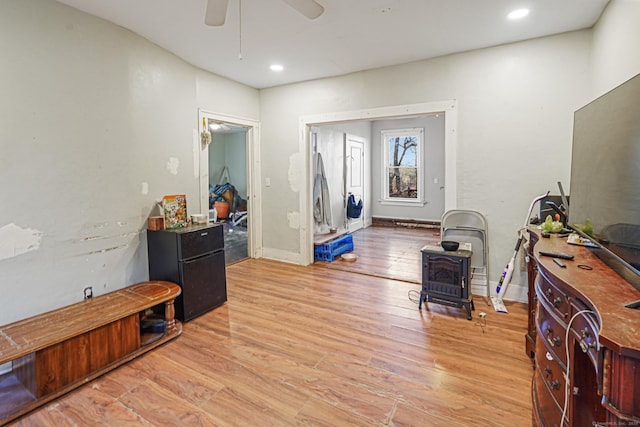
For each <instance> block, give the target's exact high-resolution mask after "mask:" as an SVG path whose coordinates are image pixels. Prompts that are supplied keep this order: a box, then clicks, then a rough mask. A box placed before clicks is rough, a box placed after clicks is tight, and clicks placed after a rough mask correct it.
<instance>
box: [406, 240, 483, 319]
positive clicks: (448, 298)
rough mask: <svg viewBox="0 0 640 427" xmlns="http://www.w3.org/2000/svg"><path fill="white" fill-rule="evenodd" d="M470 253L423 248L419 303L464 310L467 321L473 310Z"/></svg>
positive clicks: (420, 304)
mask: <svg viewBox="0 0 640 427" xmlns="http://www.w3.org/2000/svg"><path fill="white" fill-rule="evenodd" d="M471 255H472V252H471V251H465V250H457V251H443V250H442V249H430V248H429V247H427V246H425V247H424V248H422V290H421V291H420V302H419V304H418V309H419V308H420V307H421V306H422V302H423V301H424V302H434V303H437V304H444V305H448V306H452V307H462V306H464V307H465V308H466V310H467V319H469V320H471V310H472V309H474V308H475V307H474V305H473V294H472V292H471V282H470V277H469V276H470V261H471Z"/></svg>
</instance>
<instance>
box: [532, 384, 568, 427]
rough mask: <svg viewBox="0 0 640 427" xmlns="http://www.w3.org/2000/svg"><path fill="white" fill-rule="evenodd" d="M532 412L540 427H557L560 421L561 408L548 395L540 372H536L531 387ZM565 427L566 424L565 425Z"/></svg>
mask: <svg viewBox="0 0 640 427" xmlns="http://www.w3.org/2000/svg"><path fill="white" fill-rule="evenodd" d="M532 394H533V396H532V397H533V410H534V411H535V418H536V419H537V420H538V421H539V424H538V425H540V426H544V427H559V426H560V421H561V420H562V408H561V407H559V406H558V404H557V402H556V401H555V399H554V398H553V397H552V396H551V394H550V393H548V390H547V388H546V387H545V385H544V383H543V380H542V378H541V377H540V372H536V375H535V378H534V386H533V392H532ZM565 425H566V424H565Z"/></svg>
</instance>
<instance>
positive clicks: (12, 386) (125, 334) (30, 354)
mask: <svg viewBox="0 0 640 427" xmlns="http://www.w3.org/2000/svg"><path fill="white" fill-rule="evenodd" d="M180 292H181V290H180V286H178V285H177V284H175V283H171V282H164V281H150V282H142V283H138V284H136V285H132V286H129V287H127V288H123V289H120V290H117V291H114V292H110V293H107V294H104V295H101V296H98V297H95V298H90V299H86V300H84V301H82V302H78V303H75V304H72V305H69V306H66V307H62V308H60V309H57V310H53V311H50V312H47V313H43V314H40V315H37V316H34V317H30V318H27V319H24V320H20V321H18V322H14V323H11V324H9V325H5V326H2V327H0V366H3V365H4V367H5V368H6V367H7V366H9V365H7V363H8V362H11V364H10V370H9V372H5V373H4V374H2V375H0V425H4V424H6V423H8V422H9V421H12V420H15V419H16V418H18V417H20V416H22V415H24V414H26V413H27V412H29V411H31V410H33V409H35V408H37V407H39V406H42V405H44V404H45V403H47V402H50V401H51V400H53V399H55V398H57V397H59V396H61V395H62V394H64V393H67V392H69V391H71V390H73V389H74V388H76V387H79V386H80V385H82V384H85V383H86V382H88V381H91V380H92V379H94V378H96V377H98V376H100V375H102V374H104V373H106V372H108V371H110V370H112V369H114V368H116V367H118V366H120V365H122V364H123V363H126V362H128V361H130V360H131V359H133V358H135V357H137V356H139V355H141V354H143V353H145V352H147V351H149V350H151V349H153V348H156V347H157V346H159V345H161V344H164V343H165V342H167V341H169V340H172V339H174V338H177V337H178V336H179V335H180V334H181V333H182V325H181V324H180V322H178V321H176V320H175V318H174V313H175V311H174V306H173V302H174V300H175V298H176V297H177V296H178V295H179V294H180ZM162 305H164V328H162V319H159V322H158V321H157V320H156V323H159V324H160V325H159V328H156V329H155V332H151V333H147V332H145V333H143V332H142V329H141V318H142V317H143V316H146V315H148V314H150V309H151V308H153V307H156V310H154V311H157V308H158V307H159V308H160V309H161V310H160V311H162ZM156 317H157V316H156ZM5 370H6V369H5Z"/></svg>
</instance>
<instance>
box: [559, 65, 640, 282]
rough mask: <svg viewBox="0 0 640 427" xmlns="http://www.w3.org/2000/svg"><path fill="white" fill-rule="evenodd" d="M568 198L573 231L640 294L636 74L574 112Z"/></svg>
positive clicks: (639, 93)
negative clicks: (586, 230) (589, 228)
mask: <svg viewBox="0 0 640 427" xmlns="http://www.w3.org/2000/svg"><path fill="white" fill-rule="evenodd" d="M570 194H571V202H570V206H569V224H570V225H571V227H572V228H574V229H580V226H579V225H578V224H582V225H583V224H585V223H586V222H587V220H589V221H590V222H591V223H592V224H593V237H591V240H592V241H593V242H594V243H595V244H596V245H597V247H594V248H592V250H593V252H594V253H595V254H596V255H597V256H598V257H599V258H600V259H602V260H603V261H604V262H605V263H606V264H607V265H608V266H610V267H611V268H612V269H613V270H614V271H616V272H617V273H618V274H620V275H621V276H622V277H624V278H625V279H626V280H627V281H629V282H630V283H631V284H632V285H633V286H634V287H636V288H637V289H639V290H640V74H638V75H637V76H635V77H633V78H631V79H629V80H628V81H626V82H624V83H623V84H621V85H620V86H618V87H616V88H615V89H613V90H611V91H609V92H607V93H606V94H604V95H602V96H601V97H599V98H597V99H595V100H594V101H592V102H590V103H589V104H587V105H585V106H584V107H582V108H580V109H579V110H577V111H576V112H575V114H574V122H573V147H572V158H571V185H570ZM584 237H587V236H584Z"/></svg>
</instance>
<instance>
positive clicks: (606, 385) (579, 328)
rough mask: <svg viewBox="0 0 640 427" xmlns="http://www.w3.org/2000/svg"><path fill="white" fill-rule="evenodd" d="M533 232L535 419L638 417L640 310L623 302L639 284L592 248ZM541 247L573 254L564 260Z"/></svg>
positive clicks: (607, 422)
mask: <svg viewBox="0 0 640 427" xmlns="http://www.w3.org/2000/svg"><path fill="white" fill-rule="evenodd" d="M529 233H530V237H531V239H530V242H531V245H530V253H531V255H532V257H533V259H532V262H535V266H533V265H532V266H531V267H530V268H529V271H528V272H529V274H530V277H529V286H530V289H529V295H530V302H532V301H533V303H534V304H535V315H534V316H530V320H529V321H530V323H531V322H533V323H534V324H530V325H529V331H530V332H529V333H528V334H527V339H526V341H527V345H526V351H527V354H528V355H529V356H531V357H533V361H534V377H533V385H532V400H533V422H534V425H535V426H545V427H554V426H555V427H560V426H563V427H564V426H576V427H586V426H612V425H617V426H620V425H627V426H629V425H640V310H638V309H632V308H627V307H625V305H627V304H629V303H633V302H635V301H638V300H640V291H638V290H636V289H635V288H634V287H633V286H631V285H630V284H629V283H628V282H626V281H625V280H624V279H622V278H621V277H620V276H619V275H618V274H616V273H615V272H614V271H613V270H611V269H610V268H609V267H608V266H607V265H606V264H604V263H603V262H602V261H601V260H600V259H599V258H598V257H596V256H595V255H594V254H592V253H591V252H590V251H589V249H587V248H584V247H580V246H574V245H569V244H567V243H566V238H560V237H553V236H552V237H551V238H540V236H539V232H538V231H536V230H530V231H529ZM540 251H555V252H565V253H568V254H571V255H574V259H573V260H572V261H564V260H563V262H564V263H565V264H566V267H565V268H562V267H560V266H558V265H556V264H555V263H554V262H553V259H552V258H550V257H547V256H541V255H540ZM578 265H582V266H587V267H586V268H585V267H583V268H579V267H578ZM589 268H591V269H589ZM531 287H533V288H531ZM532 296H533V298H532ZM532 328H533V329H535V333H532V332H531V330H532ZM532 335H533V336H532ZM532 346H534V347H533V349H532Z"/></svg>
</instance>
